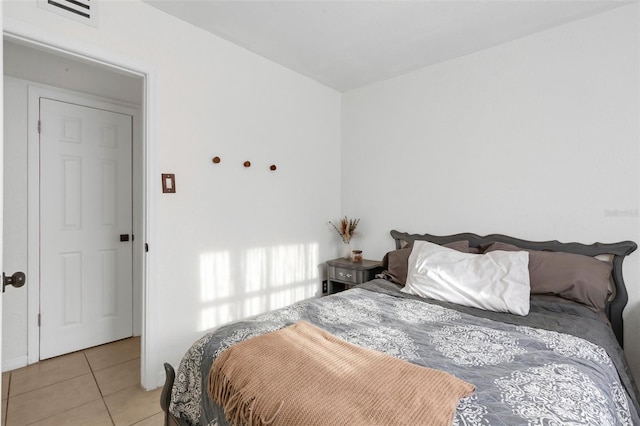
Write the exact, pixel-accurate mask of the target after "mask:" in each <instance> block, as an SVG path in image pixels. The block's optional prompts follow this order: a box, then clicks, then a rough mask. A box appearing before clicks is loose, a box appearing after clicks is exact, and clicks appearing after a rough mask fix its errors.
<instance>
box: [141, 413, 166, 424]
mask: <svg viewBox="0 0 640 426" xmlns="http://www.w3.org/2000/svg"><path fill="white" fill-rule="evenodd" d="M163 425H164V413H158V414H156V415H155V416H151V417H147V418H146V419H144V420H142V421H139V422H138V423H134V424H133V426H163Z"/></svg>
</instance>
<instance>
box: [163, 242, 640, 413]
mask: <svg viewBox="0 0 640 426" xmlns="http://www.w3.org/2000/svg"><path fill="white" fill-rule="evenodd" d="M391 236H392V237H393V239H394V240H395V245H396V250H392V251H391V252H390V253H389V254H388V256H393V255H395V254H398V253H401V252H403V250H404V251H407V249H408V251H409V252H411V253H414V257H415V256H417V255H415V253H416V252H417V247H418V246H420V247H423V246H424V247H426V246H429V247H431V246H432V244H428V243H433V244H436V245H439V246H447V245H451V244H453V245H455V244H457V243H458V242H461V241H464V242H468V243H465V244H466V246H465V247H466V253H469V254H476V253H486V254H485V255H487V254H489V253H490V252H491V251H492V248H491V247H493V248H494V249H495V250H494V252H495V253H496V254H497V255H504V253H505V252H508V251H510V250H511V249H510V247H517V249H514V250H513V251H514V253H513V255H511V254H507V255H505V256H511V257H512V258H515V257H516V256H520V255H521V254H522V253H523V250H526V251H527V253H528V257H527V259H529V267H532V264H533V263H534V259H539V257H536V256H542V259H543V260H542V265H543V266H544V265H547V264H548V263H545V262H547V261H548V258H547V257H545V256H556V255H555V254H556V253H560V255H558V256H578V258H579V259H578V260H579V261H582V260H587V259H586V258H589V259H596V258H597V259H600V260H598V262H601V263H603V264H606V265H608V266H607V268H608V269H606V271H607V272H608V276H607V277H606V278H607V283H606V284H605V285H606V287H607V288H606V298H605V299H604V300H603V301H602V306H597V307H594V306H591V305H590V304H589V303H583V301H581V299H580V298H581V297H583V296H584V295H583V294H580V295H579V296H578V298H577V299H576V297H574V295H573V293H571V292H570V293H571V294H569V293H563V292H564V290H563V291H562V292H560V296H559V295H558V294H553V295H550V294H546V292H547V291H548V289H544V290H543V293H545V294H535V295H534V294H533V292H534V271H533V270H531V283H530V285H531V292H532V294H531V297H530V299H529V300H528V303H527V310H528V312H527V313H526V315H516V314H513V313H509V312H496V311H493V310H486V309H480V308H476V307H472V306H463V305H460V304H457V303H452V302H448V301H446V300H435V299H429V298H424V297H421V296H417V295H415V294H409V293H407V292H405V291H402V290H403V288H402V287H401V285H399V284H396V283H394V282H393V281H394V279H393V278H395V276H394V275H393V274H391V278H392V279H391V280H389V279H383V278H376V279H374V280H372V281H369V282H366V283H364V284H362V285H359V286H357V287H355V288H353V289H351V290H347V291H344V292H341V293H337V294H334V295H331V296H327V297H322V298H317V299H311V300H306V301H302V302H299V303H296V304H294V305H291V306H289V307H286V308H283V309H279V310H276V311H273V312H269V313H266V314H262V315H258V316H255V317H252V318H248V319H245V320H242V321H238V322H235V323H232V324H229V325H225V326H222V327H220V328H218V329H217V330H215V331H213V332H211V333H208V334H206V335H205V336H203V337H202V338H201V339H199V340H198V341H197V342H195V343H194V344H193V346H192V347H191V348H190V349H189V351H188V352H187V353H186V354H185V356H184V358H183V359H182V361H181V363H180V366H179V368H178V370H177V372H175V371H174V369H173V367H172V366H171V365H169V364H165V369H166V373H167V380H166V383H165V386H164V388H163V391H162V396H161V406H162V408H163V410H164V411H165V413H166V424H176V425H225V424H228V422H227V420H226V418H225V415H224V411H223V409H222V407H220V406H219V405H218V404H216V403H215V402H214V401H213V400H212V399H211V398H209V396H208V394H207V388H208V383H209V371H210V369H211V366H212V364H213V363H214V360H215V359H216V358H218V357H219V356H220V355H221V354H222V353H223V352H224V351H225V350H226V349H228V348H230V347H233V346H234V345H236V344H239V343H240V342H245V341H248V340H249V339H251V338H253V337H256V336H264V335H266V334H267V333H270V332H274V331H276V330H282V329H283V328H285V327H288V326H291V325H292V324H296V323H298V322H300V321H304V322H308V323H310V324H314V325H316V326H317V327H319V328H321V329H323V330H326V331H327V332H328V333H331V334H332V335H334V336H336V337H338V338H339V339H343V340H345V341H347V342H349V343H352V344H355V345H357V346H359V347H363V348H369V349H373V350H375V351H378V352H382V353H384V354H388V355H391V356H393V357H395V358H398V359H400V360H404V361H408V362H409V363H412V364H415V365H419V366H423V367H428V368H430V369H435V370H438V371H444V372H447V373H449V374H451V375H452V376H454V377H456V378H460V379H461V380H464V381H466V382H468V383H471V384H473V385H474V386H475V392H474V393H473V394H472V395H470V396H468V397H464V398H462V399H460V400H459V402H458V404H457V406H456V408H455V414H454V417H453V424H454V425H494V424H496V425H507V424H508V425H516V424H530V425H543V424H544V425H564V424H573V425H583V424H585V425H587V424H589V425H605V424H611V425H614V424H621V425H633V424H640V417H639V415H638V413H639V412H640V405H639V403H638V389H637V387H636V384H635V382H634V380H633V377H632V375H631V372H630V369H629V366H628V364H627V362H626V360H625V357H624V354H623V351H622V347H623V344H624V341H623V320H622V312H623V309H624V307H625V305H626V303H627V299H628V297H627V291H626V287H625V283H624V279H623V275H622V263H623V260H624V258H625V257H626V256H627V255H629V254H631V253H632V252H633V251H635V250H636V248H637V246H636V244H635V243H634V242H631V241H624V242H618V243H612V244H605V243H594V244H591V245H585V244H580V243H560V242H558V241H548V242H534V241H527V240H522V239H518V238H514V237H509V236H505V235H498V234H493V235H487V236H479V235H476V234H471V233H462V234H455V235H448V236H436V235H430V234H408V233H403V232H398V231H391ZM424 242H428V243H424ZM496 244H497V245H496ZM410 247H413V250H412V249H411V248H410ZM447 253H448V252H447ZM565 254H566V255H565ZM468 257H469V258H472V257H474V256H468ZM474 258H475V257H474ZM518 259H520V257H518ZM556 259H557V257H554V258H553V259H552V262H554V261H555V260H556ZM570 259H573V258H570ZM415 261H416V259H415V258H412V259H410V260H409V263H410V266H409V269H410V271H409V275H411V273H413V272H415V271H414V270H412V269H411V262H415ZM536 261H537V260H536ZM588 261H589V262H590V261H591V260H588ZM386 262H387V263H386V266H387V267H391V264H390V262H391V260H390V258H389V259H386ZM562 262H565V258H562ZM595 266H596V267H597V268H600V266H601V265H600V264H596V265H595ZM587 269H588V268H587ZM539 272H540V271H539V270H538V271H535V273H536V274H537V273H539ZM546 272H548V271H546ZM583 272H584V271H583V270H578V271H572V273H578V274H580V273H583ZM593 274H596V273H592V272H591V271H590V270H588V273H587V275H589V277H590V276H591V275H593ZM583 275H585V274H584V273H583ZM381 276H382V277H385V276H386V277H387V278H388V277H389V276H388V275H385V274H383V275H381ZM589 277H587V278H585V279H587V280H588V279H590V278H589ZM581 279H582V278H581ZM410 280H411V278H407V286H409V285H410V283H409V281H410ZM536 285H537V284H536ZM571 291H572V292H574V293H575V288H573V289H572V290H571ZM567 294H569V295H567ZM578 300H580V301H578ZM317 423H318V424H323V421H322V419H318V422H317Z"/></svg>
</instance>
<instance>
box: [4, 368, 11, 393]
mask: <svg viewBox="0 0 640 426" xmlns="http://www.w3.org/2000/svg"><path fill="white" fill-rule="evenodd" d="M10 380H11V373H10V372H8V371H7V372H6V373H2V399H7V398H9V383H10Z"/></svg>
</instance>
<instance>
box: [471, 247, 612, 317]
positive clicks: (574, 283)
mask: <svg viewBox="0 0 640 426" xmlns="http://www.w3.org/2000/svg"><path fill="white" fill-rule="evenodd" d="M496 250H502V251H527V252H529V280H530V283H531V294H551V295H557V296H560V297H562V298H564V299H567V300H572V301H574V302H578V303H582V304H583V305H587V306H588V307H590V308H591V309H592V310H594V311H596V312H598V311H604V307H605V304H606V301H607V299H608V297H609V278H610V276H611V264H610V263H608V262H603V261H601V260H598V259H595V258H593V257H589V256H584V255H581V254H574V253H564V252H551V251H539V250H524V249H522V248H520V247H516V246H514V245H511V244H506V243H501V242H494V243H491V244H489V245H488V246H487V248H486V249H485V250H484V252H485V253H488V252H491V251H496Z"/></svg>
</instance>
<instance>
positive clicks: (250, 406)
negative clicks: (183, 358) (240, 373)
mask: <svg viewBox="0 0 640 426" xmlns="http://www.w3.org/2000/svg"><path fill="white" fill-rule="evenodd" d="M208 391H209V396H210V397H211V398H212V399H213V400H214V401H216V402H217V403H218V404H219V405H220V406H221V407H224V414H225V416H226V418H227V420H228V421H229V422H230V423H231V424H232V425H247V426H268V425H270V424H272V423H273V422H274V421H275V419H276V417H277V416H278V414H280V410H282V406H283V405H284V401H281V402H280V405H279V407H278V409H277V410H276V411H275V413H274V414H273V415H272V416H270V417H269V418H265V416H264V415H262V414H259V413H258V412H256V409H255V406H256V402H257V399H256V398H257V396H256V395H252V396H247V395H244V394H243V392H242V389H235V388H234V387H233V385H232V384H231V382H230V381H229V379H228V378H227V376H226V375H225V374H224V372H222V371H221V370H218V371H215V372H212V374H210V375H209V388H208Z"/></svg>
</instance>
